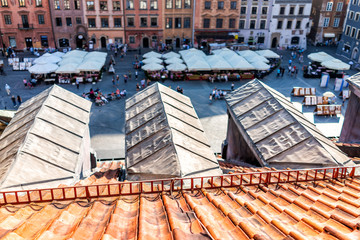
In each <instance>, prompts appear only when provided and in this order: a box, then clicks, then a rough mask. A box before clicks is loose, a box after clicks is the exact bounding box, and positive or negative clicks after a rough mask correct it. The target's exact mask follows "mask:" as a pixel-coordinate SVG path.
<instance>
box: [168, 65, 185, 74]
mask: <svg viewBox="0 0 360 240" xmlns="http://www.w3.org/2000/svg"><path fill="white" fill-rule="evenodd" d="M186 68H187V67H186V65H185V64H182V63H174V64H170V65H169V66H167V67H166V69H167V70H169V71H174V72H181V71H185V70H186Z"/></svg>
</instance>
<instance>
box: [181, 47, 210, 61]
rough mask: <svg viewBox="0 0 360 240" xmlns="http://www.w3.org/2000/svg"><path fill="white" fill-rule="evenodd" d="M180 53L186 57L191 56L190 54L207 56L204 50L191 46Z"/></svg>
mask: <svg viewBox="0 0 360 240" xmlns="http://www.w3.org/2000/svg"><path fill="white" fill-rule="evenodd" d="M179 53H180V55H181V56H182V57H183V58H184V59H185V58H186V57H189V56H200V57H205V56H206V54H205V53H204V52H203V51H201V50H198V49H196V48H190V49H188V50H182V51H180V52H179Z"/></svg>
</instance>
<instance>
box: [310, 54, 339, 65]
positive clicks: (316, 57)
mask: <svg viewBox="0 0 360 240" xmlns="http://www.w3.org/2000/svg"><path fill="white" fill-rule="evenodd" d="M308 58H309V59H310V60H311V61H314V62H320V63H321V62H324V61H329V60H332V59H334V57H332V56H330V55H329V54H327V53H326V52H317V53H311V54H309V55H308Z"/></svg>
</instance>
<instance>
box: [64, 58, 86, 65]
mask: <svg viewBox="0 0 360 240" xmlns="http://www.w3.org/2000/svg"><path fill="white" fill-rule="evenodd" d="M82 61H83V58H74V57H69V58H65V59H63V60H61V61H60V62H59V63H58V64H59V65H60V66H62V65H66V64H70V63H71V64H76V65H79V64H80V63H81V62H82Z"/></svg>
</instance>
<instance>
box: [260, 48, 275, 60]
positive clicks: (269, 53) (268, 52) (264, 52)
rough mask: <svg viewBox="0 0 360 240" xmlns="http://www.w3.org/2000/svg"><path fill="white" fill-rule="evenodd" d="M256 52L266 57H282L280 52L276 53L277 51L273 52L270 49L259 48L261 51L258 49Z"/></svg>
mask: <svg viewBox="0 0 360 240" xmlns="http://www.w3.org/2000/svg"><path fill="white" fill-rule="evenodd" d="M256 53H257V54H259V55H260V56H263V57H265V58H280V56H279V55H278V54H276V53H275V52H273V51H271V50H269V49H266V50H259V51H256Z"/></svg>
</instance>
